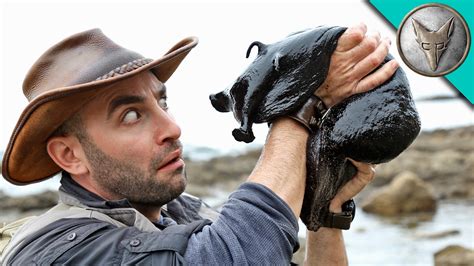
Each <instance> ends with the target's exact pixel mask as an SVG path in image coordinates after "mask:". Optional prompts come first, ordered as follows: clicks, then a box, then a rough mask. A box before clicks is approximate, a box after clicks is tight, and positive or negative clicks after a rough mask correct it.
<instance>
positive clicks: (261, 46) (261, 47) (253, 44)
mask: <svg viewBox="0 0 474 266" xmlns="http://www.w3.org/2000/svg"><path fill="white" fill-rule="evenodd" d="M254 46H257V47H258V55H260V54H261V53H262V51H263V50H264V49H265V47H266V45H265V44H263V43H261V42H259V41H254V42H253V43H251V44H250V46H249V48H247V54H246V55H245V58H249V56H250V52H251V51H252V48H253V47H254Z"/></svg>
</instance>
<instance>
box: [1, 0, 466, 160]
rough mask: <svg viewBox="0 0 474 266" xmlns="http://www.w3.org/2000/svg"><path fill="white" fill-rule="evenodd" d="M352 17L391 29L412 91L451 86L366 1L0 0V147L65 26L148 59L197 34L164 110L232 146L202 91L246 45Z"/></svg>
mask: <svg viewBox="0 0 474 266" xmlns="http://www.w3.org/2000/svg"><path fill="white" fill-rule="evenodd" d="M359 22H365V23H366V24H367V25H368V29H369V31H379V32H380V33H381V34H382V36H388V37H390V38H391V40H392V47H391V48H390V52H391V53H392V54H393V55H394V56H395V58H398V61H399V62H400V64H401V67H402V68H403V69H404V70H405V72H406V73H407V76H408V79H409V81H410V83H411V88H412V93H413V95H414V98H415V99H416V98H423V97H427V96H432V95H454V92H453V89H452V88H451V87H450V86H449V85H448V84H447V82H445V81H444V80H443V79H442V78H431V77H423V76H420V75H418V74H416V73H414V72H413V71H411V70H410V69H409V68H408V67H406V66H405V65H404V64H403V62H402V60H401V59H400V57H399V56H398V52H397V49H396V46H395V43H396V42H395V38H396V31H395V30H394V28H393V27H391V26H390V25H388V24H387V23H386V22H385V21H384V20H383V19H382V18H381V17H379V16H378V14H377V13H376V12H375V11H374V9H373V8H372V7H371V6H369V4H368V3H367V2H366V1H329V0H328V1H303V2H298V1H291V2H290V1H263V0H261V1H240V2H230V1H219V2H217V1H214V2H203V1H192V2H189V1H173V2H162V1H154V2H133V3H132V2H131V1H128V2H127V1H83V2H81V3H72V2H67V3H65V2H64V1H56V2H40V1H35V2H24V1H23V2H22V1H14V2H13V1H3V2H2V5H1V22H0V23H1V29H2V31H1V39H2V41H1V47H0V48H1V51H2V53H1V55H0V56H1V57H0V62H1V64H0V84H1V86H2V88H1V89H0V125H1V127H0V150H4V149H5V147H6V145H7V142H8V140H9V137H10V134H11V132H12V131H13V128H14V127H15V124H16V122H17V119H18V117H19V116H20V114H21V112H22V110H23V108H24V107H25V106H26V104H27V101H26V99H25V98H24V96H23V94H22V88H21V85H22V82H23V79H24V77H25V75H26V73H27V71H28V69H29V68H30V66H31V65H32V64H33V63H34V61H35V60H36V59H37V58H38V57H39V56H40V55H41V54H42V53H43V52H44V51H46V50H47V49H48V48H49V47H51V46H52V45H54V44H55V43H57V42H59V41H60V40H62V39H64V38H66V37H67V36H69V35H72V34H74V33H77V32H80V31H84V30H88V29H92V28H101V29H102V31H103V32H104V33H105V34H106V35H107V36H108V37H109V38H111V39H112V40H114V41H115V42H116V43H118V44H120V45H121V46H123V47H126V48H128V49H131V50H134V51H137V52H139V53H140V54H142V55H144V56H145V57H148V58H158V57H160V56H161V55H162V54H164V53H165V52H166V51H167V50H168V49H169V48H170V47H171V46H172V45H174V44H175V43H176V42H178V41H179V40H181V39H182V38H184V37H187V36H197V37H199V39H200V43H199V45H198V46H197V47H196V48H195V49H194V50H193V51H192V52H191V53H190V54H189V56H188V57H187V58H186V59H185V61H184V62H183V63H182V64H181V66H180V67H179V69H178V70H177V71H176V72H175V74H174V75H173V76H172V77H171V79H170V80H169V81H168V82H167V88H168V97H169V101H168V103H169V106H170V111H171V112H172V113H173V115H174V116H175V118H176V120H177V121H178V123H179V125H180V126H181V129H182V138H181V139H182V141H183V142H184V143H185V145H187V144H188V145H189V144H190V145H193V146H205V147H210V148H215V149H220V150H225V151H231V150H238V149H242V148H246V147H251V146H249V145H247V144H244V143H238V142H236V141H235V140H234V139H233V137H232V135H231V131H232V129H233V128H235V127H237V126H238V123H237V122H236V121H235V120H234V119H233V116H232V114H230V113H218V112H217V111H215V110H214V109H213V108H212V106H211V104H210V102H209V99H208V96H209V94H211V93H216V92H219V91H221V90H223V89H225V88H226V87H227V86H228V85H229V84H231V83H232V82H233V81H234V80H235V79H236V78H237V76H238V75H239V74H241V73H242V72H243V70H245V68H246V67H247V66H248V65H249V64H250V63H251V61H252V60H253V58H254V57H255V54H254V53H255V51H254V53H253V54H252V55H251V56H250V58H249V59H246V58H245V52H246V50H247V47H248V46H249V44H250V43H251V42H253V41H255V40H259V41H261V42H263V43H272V42H275V41H278V40H280V39H282V38H284V37H285V36H287V35H288V34H289V33H292V32H295V31H298V30H302V29H307V28H311V27H316V26H318V25H340V26H350V25H354V24H357V23H359ZM417 107H418V111H419V112H420V116H421V120H422V125H423V129H424V130H430V129H434V128H439V127H453V126H457V125H465V124H473V113H472V109H470V108H469V107H467V105H466V104H465V103H464V102H462V101H449V102H445V103H443V104H439V103H420V104H417ZM254 130H255V134H256V140H255V142H254V145H260V144H262V143H263V142H264V140H265V136H266V132H267V126H266V125H256V126H254ZM185 147H186V146H185Z"/></svg>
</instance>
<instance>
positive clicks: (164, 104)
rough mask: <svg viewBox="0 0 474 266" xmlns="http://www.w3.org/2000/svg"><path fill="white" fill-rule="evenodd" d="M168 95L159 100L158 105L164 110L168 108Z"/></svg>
mask: <svg viewBox="0 0 474 266" xmlns="http://www.w3.org/2000/svg"><path fill="white" fill-rule="evenodd" d="M166 99H167V98H166V97H164V98H160V99H159V100H158V105H160V107H161V108H163V109H164V110H167V109H168V103H167V102H166Z"/></svg>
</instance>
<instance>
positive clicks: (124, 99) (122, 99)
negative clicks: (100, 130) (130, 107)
mask: <svg viewBox="0 0 474 266" xmlns="http://www.w3.org/2000/svg"><path fill="white" fill-rule="evenodd" d="M143 102H145V97H143V96H138V95H124V96H119V97H117V98H115V99H113V100H112V101H111V102H110V104H109V107H108V110H107V119H109V118H110V116H111V115H112V114H113V112H114V111H115V110H116V109H117V108H118V107H119V106H121V105H127V104H132V103H143Z"/></svg>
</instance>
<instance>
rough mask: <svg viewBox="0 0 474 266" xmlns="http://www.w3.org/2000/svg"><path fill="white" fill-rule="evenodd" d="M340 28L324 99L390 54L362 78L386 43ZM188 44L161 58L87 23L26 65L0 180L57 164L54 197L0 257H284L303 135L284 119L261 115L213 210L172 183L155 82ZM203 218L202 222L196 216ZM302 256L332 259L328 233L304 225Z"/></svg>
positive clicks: (364, 85)
mask: <svg viewBox="0 0 474 266" xmlns="http://www.w3.org/2000/svg"><path fill="white" fill-rule="evenodd" d="M366 30H367V29H366V27H365V25H363V24H360V25H357V26H354V27H352V28H349V29H348V30H347V31H346V32H345V33H344V35H342V37H341V38H340V40H339V43H338V46H337V48H336V51H335V52H334V54H333V56H332V58H331V64H330V68H329V73H328V76H327V78H326V80H325V82H324V84H323V85H322V86H321V87H320V88H315V95H317V96H318V97H319V98H321V99H322V101H323V102H324V104H325V105H326V106H327V107H331V106H333V105H335V104H337V103H338V102H340V101H341V100H343V99H344V98H346V97H348V96H350V95H353V94H356V93H361V92H365V91H368V90H370V89H372V88H374V87H376V86H377V85H379V84H381V83H383V82H384V81H385V80H387V79H388V78H389V77H390V76H391V75H392V74H393V73H394V72H395V70H396V68H397V67H398V65H397V63H396V62H395V61H393V62H390V63H387V64H385V65H384V66H382V67H381V68H379V69H378V70H376V71H375V72H372V71H373V70H374V69H375V68H376V67H377V66H379V65H380V63H381V62H382V60H383V59H384V58H385V56H386V55H387V53H388V46H389V40H388V39H383V40H381V39H380V36H379V35H378V34H376V35H373V36H366ZM196 44H197V40H196V39H195V38H187V39H184V40H183V41H181V42H179V43H178V44H176V45H175V46H174V47H173V48H171V50H170V51H169V52H168V53H167V54H166V55H164V56H163V57H162V58H160V59H157V60H150V59H144V58H143V57H142V56H141V55H139V54H137V53H135V52H132V51H129V50H126V49H123V48H122V47H120V46H118V45H116V44H115V43H113V42H112V41H111V40H110V39H108V38H107V37H106V36H105V35H103V33H102V32H101V31H100V30H90V31H86V32H82V33H78V34H76V35H74V36H71V37H69V38H67V39H65V40H63V41H62V42H60V43H58V44H57V45H55V46H53V47H52V48H50V49H49V50H48V51H47V52H45V54H43V55H42V56H41V57H40V58H39V59H38V61H37V62H36V63H35V64H34V65H33V67H32V68H31V70H30V72H29V73H28V75H27V77H26V79H25V82H24V85H23V90H24V93H25V95H26V97H27V98H28V99H29V100H30V103H29V105H28V106H27V107H26V108H25V111H24V112H23V114H22V115H21V117H20V119H19V122H18V124H17V126H16V128H15V130H14V132H13V135H12V137H11V140H10V143H9V146H8V147H7V150H6V152H5V155H4V160H3V173H2V175H3V176H4V177H5V178H6V179H7V180H9V181H10V182H13V183H16V184H28V183H32V182H37V181H41V180H43V179H46V178H49V177H50V176H52V175H54V174H56V173H58V172H60V171H62V179H61V183H62V186H61V188H60V191H59V193H60V203H59V204H58V205H57V206H56V207H54V208H52V209H51V210H50V211H48V212H47V213H45V214H44V215H41V216H39V217H37V218H32V219H30V220H29V221H28V222H26V223H25V224H24V225H23V226H22V227H21V228H20V229H19V230H18V231H16V233H15V236H14V237H13V238H12V239H11V241H10V243H9V244H8V246H7V247H6V248H5V249H4V252H3V254H2V259H3V264H17V265H23V264H33V263H35V264H36V263H37V264H53V263H58V264H84V265H90V264H98V265H102V264H159V265H167V264H182V263H186V262H188V263H190V264H210V265H227V264H239V265H240V264H259V265H260V264H265V265H267V264H268V265H274V264H277V265H280V264H288V263H289V262H290V260H291V256H292V253H293V252H294V251H295V250H296V249H297V248H298V240H297V232H298V224H297V217H299V214H300V211H301V206H302V201H303V194H304V186H305V178H306V172H305V171H306V167H305V161H306V160H305V156H306V140H307V138H308V132H307V130H306V128H305V127H304V126H302V125H301V124H300V123H299V122H296V121H295V120H293V119H291V118H287V117H283V118H279V119H277V120H276V121H273V123H272V126H271V128H270V130H269V133H268V137H267V140H266V143H265V146H264V148H263V151H262V154H261V157H260V159H259V161H258V163H257V165H256V166H255V169H254V170H253V172H252V173H251V174H250V176H249V178H248V181H247V182H245V183H244V184H242V185H241V187H239V189H238V190H237V191H235V192H234V193H233V194H232V195H231V196H230V197H229V200H228V202H227V203H226V204H225V205H224V207H223V208H222V211H221V212H220V213H219V214H217V213H213V212H212V211H210V210H209V209H207V208H206V207H205V206H202V205H201V202H200V201H199V200H197V199H195V198H192V197H190V196H187V195H181V193H182V192H183V191H184V189H185V186H186V177H185V172H184V166H185V165H184V162H183V160H182V158H181V156H182V147H181V144H180V142H179V137H180V134H181V132H180V128H179V127H178V125H177V124H176V123H175V121H174V120H173V118H172V116H171V115H170V114H169V113H168V106H167V103H166V89H167V88H166V87H165V84H164V83H165V82H166V81H167V80H168V78H169V77H170V76H171V75H172V73H173V72H174V71H175V70H176V68H177V67H178V65H179V64H180V63H181V61H182V60H183V59H184V57H185V56H186V55H187V53H188V52H189V51H190V50H191V49H192V48H193V47H194V46H195V45H196ZM354 164H355V166H356V167H357V168H358V173H357V174H356V176H354V178H353V179H352V180H351V181H350V182H349V183H348V184H346V185H345V186H344V187H343V188H342V189H341V190H340V192H339V193H338V194H337V195H336V197H335V198H334V199H333V200H332V201H331V204H330V211H331V212H333V213H340V212H341V205H342V204H343V203H344V202H345V201H347V200H349V199H351V198H352V197H354V196H355V195H356V194H357V193H358V192H359V191H360V190H362V189H363V188H364V187H365V185H367V183H369V182H370V181H371V180H372V178H373V177H374V169H373V167H372V166H371V165H367V164H362V163H358V162H354ZM203 218H210V219H213V222H211V221H210V220H208V219H203ZM307 241H308V242H307V257H306V262H307V263H308V264H321V265H327V264H331V265H332V264H346V263H347V258H346V255H345V249H344V243H343V239H342V233H341V231H340V230H339V229H335V228H321V229H320V230H318V231H317V232H308V238H307Z"/></svg>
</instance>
